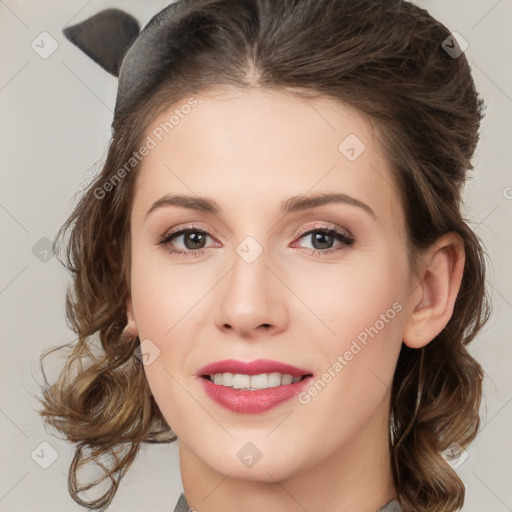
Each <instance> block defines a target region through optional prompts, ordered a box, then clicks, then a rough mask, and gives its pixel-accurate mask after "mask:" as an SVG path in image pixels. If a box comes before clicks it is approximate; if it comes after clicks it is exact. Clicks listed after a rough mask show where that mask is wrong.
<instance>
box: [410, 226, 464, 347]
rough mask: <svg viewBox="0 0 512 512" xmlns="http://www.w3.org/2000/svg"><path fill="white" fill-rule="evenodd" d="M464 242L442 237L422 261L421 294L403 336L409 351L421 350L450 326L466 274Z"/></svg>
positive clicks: (454, 236) (456, 236)
mask: <svg viewBox="0 0 512 512" xmlns="http://www.w3.org/2000/svg"><path fill="white" fill-rule="evenodd" d="M464 262H465V253H464V242H463V240H462V238H461V237H460V235H459V234H457V233H455V232H451V233H446V234H444V235H442V236H441V237H439V238H438V239H437V240H436V242H434V244H432V246H431V247H429V248H428V249H427V250H426V251H425V253H424V254H423V256H422V257H421V262H420V268H421V274H420V279H421V280H420V283H419V284H417V286H418V287H419V289H420V290H421V292H422V293H420V294H417V296H418V295H419V297H420V299H419V300H418V301H417V303H416V304H412V305H411V308H412V312H411V313H410V316H409V318H408V319H407V323H406V325H405V328H404V333H403V336H402V339H403V342H404V343H405V345H407V346H408V347H410V348H421V347H424V346H425V345H427V344H428V343H429V342H430V341H432V340H433V339H434V338H435V337H436V336H437V335H438V334H439V333H440V332H441V331H442V330H443V329H444V328H445V327H446V324H447V323H448V322H449V320H450V318H451V316H452V314H453V308H454V306H455V300H456V298H457V294H458V292H459V289H460V285H461V282H462V276H463V273H464Z"/></svg>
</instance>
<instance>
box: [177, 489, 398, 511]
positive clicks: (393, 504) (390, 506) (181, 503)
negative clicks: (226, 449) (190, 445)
mask: <svg viewBox="0 0 512 512" xmlns="http://www.w3.org/2000/svg"><path fill="white" fill-rule="evenodd" d="M193 510H195V509H192V511H193ZM174 512H190V509H189V507H188V503H187V500H186V498H185V495H184V494H183V493H181V494H180V498H179V500H178V503H176V507H175V509H174ZM377 512H402V507H400V504H399V503H398V501H397V500H396V498H395V499H392V500H391V501H389V502H388V503H386V504H385V505H384V506H383V507H382V508H379V510H377Z"/></svg>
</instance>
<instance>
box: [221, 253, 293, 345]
mask: <svg viewBox="0 0 512 512" xmlns="http://www.w3.org/2000/svg"><path fill="white" fill-rule="evenodd" d="M265 256H266V255H265V251H264V252H263V253H262V254H261V255H260V256H259V257H258V258H257V259H256V260H255V261H253V262H252V263H248V262H247V261H245V260H244V259H243V258H242V257H240V256H239V255H238V254H236V255H235V258H234V261H233V267H232V268H231V270H230V271H229V272H228V274H227V275H226V276H225V278H224V280H223V281H224V282H223V283H220V286H219V287H218V288H217V292H216V293H217V297H216V301H215V302H216V304H217V308H216V312H215V323H216V326H217V328H218V329H220V330H222V331H232V332H233V334H235V333H236V335H237V336H239V337H243V338H244V339H256V338H258V337H261V336H264V337H266V336H269V335H275V334H277V333H279V332H282V331H283V330H285V329H286V327H287V323H288V320H289V314H288V309H287V307H286V299H287V296H288V297H289V296H290V291H289V290H288V289H287V288H286V286H285V285H284V284H283V283H282V281H281V280H280V279H279V278H278V276H277V273H276V271H275V270H273V269H272V268H270V267H269V266H268V264H267V260H266V257H265Z"/></svg>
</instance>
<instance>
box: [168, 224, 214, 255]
mask: <svg viewBox="0 0 512 512" xmlns="http://www.w3.org/2000/svg"><path fill="white" fill-rule="evenodd" d="M180 238H183V240H182V241H181V243H180V244H177V242H176V240H179V239H180ZM207 238H211V236H210V235H209V234H208V233H207V232H206V231H204V230H202V229H199V228H196V227H194V226H190V227H187V228H184V229H180V230H176V231H171V232H170V233H166V234H165V235H163V237H162V238H161V239H160V241H159V242H158V245H162V246H164V247H167V249H168V250H169V252H170V253H171V254H175V255H177V256H180V255H184V256H188V255H189V254H191V255H192V256H199V255H201V254H203V253H204V248H205V247H204V244H205V242H206V239H207ZM175 244H176V245H181V246H182V248H178V249H175V248H174V247H173V246H174V245H175Z"/></svg>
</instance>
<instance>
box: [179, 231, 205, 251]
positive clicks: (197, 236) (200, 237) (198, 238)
mask: <svg viewBox="0 0 512 512" xmlns="http://www.w3.org/2000/svg"><path fill="white" fill-rule="evenodd" d="M188 241H192V244H191V245H192V246H191V247H190V246H189V245H190V244H188V243H187V242H188ZM184 242H185V246H186V247H187V249H190V250H191V251H193V250H195V249H202V247H201V243H204V234H203V233H198V232H197V231H193V232H190V233H188V234H186V235H185V238H184ZM196 244H198V245H199V246H197V245H196Z"/></svg>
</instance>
